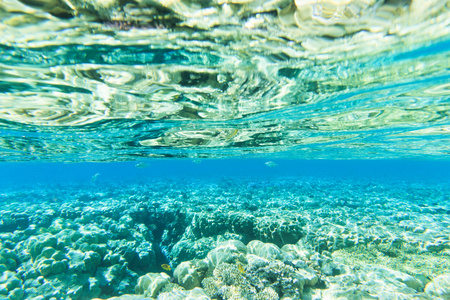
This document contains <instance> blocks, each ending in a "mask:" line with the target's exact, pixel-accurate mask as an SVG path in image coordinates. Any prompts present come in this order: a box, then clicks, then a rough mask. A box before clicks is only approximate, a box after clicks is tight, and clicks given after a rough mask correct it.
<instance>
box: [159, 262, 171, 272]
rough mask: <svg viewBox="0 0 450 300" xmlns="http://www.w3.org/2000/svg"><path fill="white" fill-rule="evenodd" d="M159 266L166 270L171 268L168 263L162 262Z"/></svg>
mask: <svg viewBox="0 0 450 300" xmlns="http://www.w3.org/2000/svg"><path fill="white" fill-rule="evenodd" d="M161 268H163V269H164V270H166V271H170V270H172V268H171V267H170V266H169V265H168V264H162V265H161Z"/></svg>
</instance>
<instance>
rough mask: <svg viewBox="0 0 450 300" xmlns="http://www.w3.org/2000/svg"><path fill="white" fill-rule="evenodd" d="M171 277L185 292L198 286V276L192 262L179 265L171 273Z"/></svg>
mask: <svg viewBox="0 0 450 300" xmlns="http://www.w3.org/2000/svg"><path fill="white" fill-rule="evenodd" d="M173 277H174V278H175V280H176V282H177V283H178V284H179V285H181V286H182V287H184V288H185V289H186V290H192V289H193V288H195V287H199V286H200V279H199V275H198V273H197V271H196V269H195V265H194V264H193V263H192V262H189V261H187V262H182V263H181V264H179V265H178V266H177V267H176V269H175V271H174V272H173Z"/></svg>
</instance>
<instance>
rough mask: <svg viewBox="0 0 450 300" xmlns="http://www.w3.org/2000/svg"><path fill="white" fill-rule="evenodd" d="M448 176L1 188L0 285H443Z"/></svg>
mask: <svg viewBox="0 0 450 300" xmlns="http://www.w3.org/2000/svg"><path fill="white" fill-rule="evenodd" d="M449 200H450V185H449V184H448V183H444V182H412V181H400V180H384V181H383V180H372V179H358V180H355V179H336V178H306V177H290V178H278V179H274V178H272V179H270V180H267V179H260V178H259V179H258V178H217V179H211V178H209V179H208V180H203V179H174V178H172V179H160V180H148V181H142V182H139V183H133V184H127V183H123V184H117V183H106V182H103V183H102V182H97V181H95V182H92V183H89V184H67V185H64V186H45V185H41V186H33V187H30V186H23V187H14V188H13V187H7V188H2V189H1V191H0V204H1V206H0V216H1V221H0V241H1V250H0V270H1V277H0V299H11V300H20V299H35V300H37V299H52V300H62V299H74V300H78V299H79V300H84V299H97V298H101V299H106V298H108V299H123V300H125V299H159V300H161V299H258V300H262V299H285V300H287V299H311V300H312V299H413V298H414V299H450V271H448V270H450V204H449V203H450V201H449Z"/></svg>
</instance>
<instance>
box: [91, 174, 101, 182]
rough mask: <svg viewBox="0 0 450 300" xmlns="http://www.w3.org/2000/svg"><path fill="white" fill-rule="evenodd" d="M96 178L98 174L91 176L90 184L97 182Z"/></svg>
mask: <svg viewBox="0 0 450 300" xmlns="http://www.w3.org/2000/svg"><path fill="white" fill-rule="evenodd" d="M98 176H100V173H97V174H95V175H94V176H92V178H91V182H92V183H94V182H96V181H97V178H98Z"/></svg>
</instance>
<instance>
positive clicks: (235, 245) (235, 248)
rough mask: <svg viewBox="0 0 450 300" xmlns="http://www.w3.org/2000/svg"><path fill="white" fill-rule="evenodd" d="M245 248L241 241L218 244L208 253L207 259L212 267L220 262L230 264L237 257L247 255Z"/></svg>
mask: <svg viewBox="0 0 450 300" xmlns="http://www.w3.org/2000/svg"><path fill="white" fill-rule="evenodd" d="M247 251H248V250H247V246H245V245H244V243H242V242H241V241H237V240H229V241H226V242H222V243H219V244H218V245H217V247H216V248H214V249H213V250H211V251H209V252H208V255H207V257H208V259H209V261H210V262H211V264H212V265H213V266H217V265H219V264H220V263H222V262H231V261H232V260H234V259H235V258H237V257H238V256H239V255H245V254H247Z"/></svg>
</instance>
